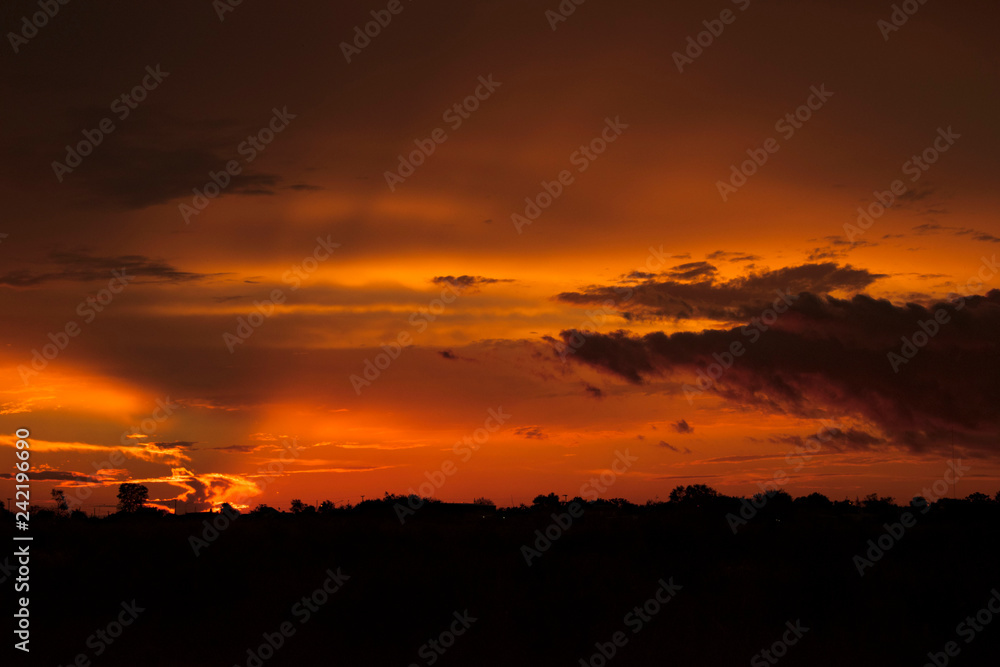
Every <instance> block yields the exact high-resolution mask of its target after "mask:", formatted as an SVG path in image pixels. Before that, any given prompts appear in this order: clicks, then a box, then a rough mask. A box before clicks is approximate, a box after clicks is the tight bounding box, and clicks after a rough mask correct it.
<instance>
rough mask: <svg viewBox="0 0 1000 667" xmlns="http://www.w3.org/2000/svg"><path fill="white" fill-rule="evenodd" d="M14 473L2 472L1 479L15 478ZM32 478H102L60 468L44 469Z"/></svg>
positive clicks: (71, 479) (56, 479)
mask: <svg viewBox="0 0 1000 667" xmlns="http://www.w3.org/2000/svg"><path fill="white" fill-rule="evenodd" d="M13 477H14V475H13V474H11V473H6V472H5V473H0V479H13ZM31 479H33V480H36V481H51V482H82V483H94V484H96V483H99V482H100V481H101V480H99V479H97V478H96V477H91V476H90V475H87V474H85V473H82V472H63V471H59V470H43V471H39V472H33V473H31Z"/></svg>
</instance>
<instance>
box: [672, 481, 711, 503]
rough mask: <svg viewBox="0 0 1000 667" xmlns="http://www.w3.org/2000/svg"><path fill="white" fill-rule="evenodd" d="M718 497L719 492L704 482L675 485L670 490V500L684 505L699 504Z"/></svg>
mask: <svg viewBox="0 0 1000 667" xmlns="http://www.w3.org/2000/svg"><path fill="white" fill-rule="evenodd" d="M718 498H719V492H718V491H716V490H715V489H713V488H712V487H710V486H707V485H705V484H690V485H688V486H677V487H674V489H673V491H671V492H670V502H672V503H681V504H684V505H687V504H691V505H700V504H703V503H706V502H711V501H714V500H716V499H718Z"/></svg>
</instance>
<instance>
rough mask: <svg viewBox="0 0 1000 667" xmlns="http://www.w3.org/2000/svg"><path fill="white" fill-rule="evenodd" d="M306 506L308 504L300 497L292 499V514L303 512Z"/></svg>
mask: <svg viewBox="0 0 1000 667" xmlns="http://www.w3.org/2000/svg"><path fill="white" fill-rule="evenodd" d="M305 508H306V504H305V503H304V502H302V501H301V500H300V499H298V498H293V499H292V514H301V513H302V512H303V511H304V510H305Z"/></svg>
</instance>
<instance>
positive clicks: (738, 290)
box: [556, 262, 885, 322]
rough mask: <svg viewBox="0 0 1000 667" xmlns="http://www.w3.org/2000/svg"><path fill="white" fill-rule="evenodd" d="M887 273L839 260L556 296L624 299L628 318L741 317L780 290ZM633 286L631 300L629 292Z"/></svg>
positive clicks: (863, 281)
mask: <svg viewBox="0 0 1000 667" xmlns="http://www.w3.org/2000/svg"><path fill="white" fill-rule="evenodd" d="M883 277H885V276H884V274H877V273H871V272H870V271H868V270H866V269H855V268H854V267H852V266H850V265H846V266H839V265H837V264H835V263H833V262H826V263H821V264H802V265H800V266H791V267H785V268H782V269H777V270H774V271H761V272H755V273H750V274H748V275H746V276H742V277H740V278H734V279H732V280H727V281H715V280H711V279H709V280H701V281H698V282H680V281H677V280H655V279H649V280H646V281H644V282H642V283H640V284H638V285H630V286H628V287H627V288H626V287H623V286H622V285H618V286H603V285H593V286H590V287H587V288H586V289H584V290H581V291H579V292H563V293H562V294H559V295H558V296H557V297H556V298H557V299H558V300H560V301H563V302H565V303H572V304H576V305H590V304H599V303H603V302H605V301H608V300H611V301H614V302H616V303H617V302H618V301H621V300H624V301H626V302H627V305H625V306H624V309H625V310H624V312H623V315H625V317H626V318H664V319H670V318H691V317H701V318H708V319H715V320H721V321H727V322H732V321H737V320H741V319H745V318H747V317H750V316H752V315H753V314H755V313H759V312H760V309H761V307H762V306H763V305H764V304H767V303H770V302H772V301H774V300H775V298H776V296H777V294H778V293H779V292H780V293H782V294H785V293H788V292H790V293H792V294H796V293H798V292H812V293H827V292H831V291H833V290H845V291H857V290H861V289H863V288H865V287H867V286H868V285H871V284H872V283H873V282H875V281H876V280H878V279H879V278H883ZM628 290H631V291H632V296H631V298H630V299H623V296H622V295H623V293H624V294H627V293H628Z"/></svg>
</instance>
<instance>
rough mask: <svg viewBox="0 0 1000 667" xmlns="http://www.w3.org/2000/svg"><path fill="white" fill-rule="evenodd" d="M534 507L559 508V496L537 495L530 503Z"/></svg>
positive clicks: (553, 494) (552, 494) (551, 494)
mask: <svg viewBox="0 0 1000 667" xmlns="http://www.w3.org/2000/svg"><path fill="white" fill-rule="evenodd" d="M531 504H532V506H534V507H559V496H557V495H556V494H555V493H550V494H549V495H547V496H546V495H542V494H538V495H537V496H535V499H534V500H532V501H531Z"/></svg>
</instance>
